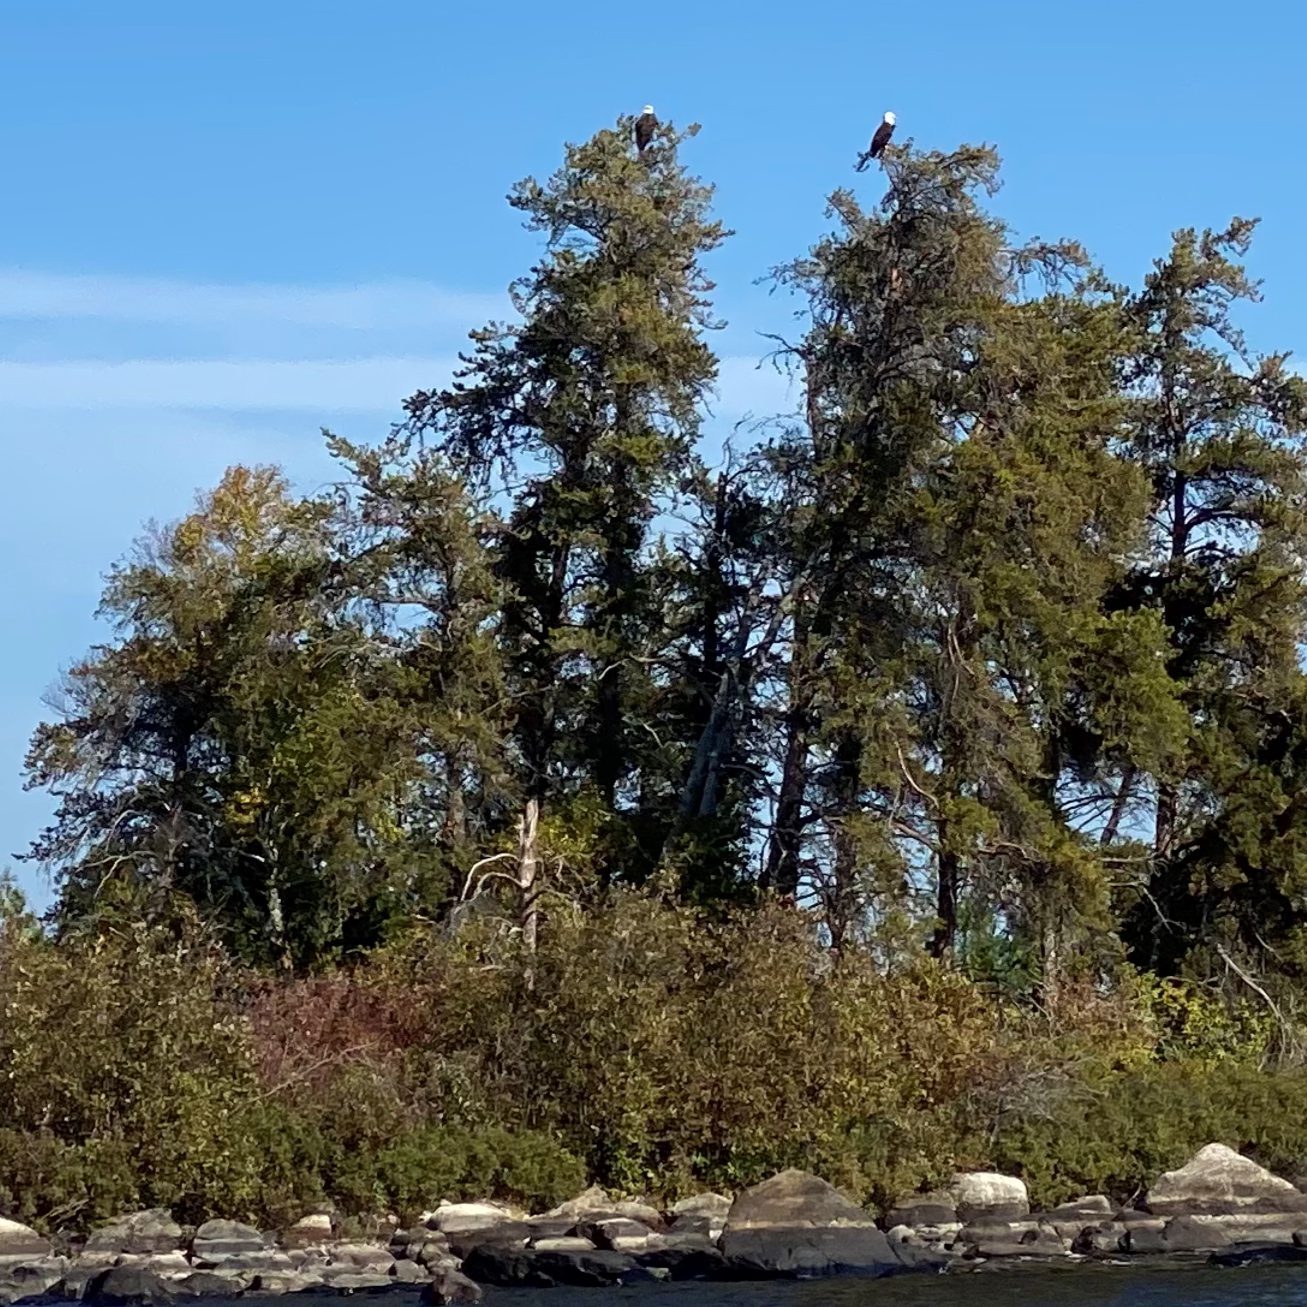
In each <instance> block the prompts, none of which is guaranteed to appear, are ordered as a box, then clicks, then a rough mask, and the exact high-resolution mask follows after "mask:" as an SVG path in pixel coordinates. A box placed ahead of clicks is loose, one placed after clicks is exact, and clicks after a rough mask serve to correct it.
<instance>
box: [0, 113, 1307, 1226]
mask: <svg viewBox="0 0 1307 1307" xmlns="http://www.w3.org/2000/svg"><path fill="white" fill-rule="evenodd" d="M630 126H631V123H630V120H629V119H622V120H620V121H619V122H618V124H617V125H616V127H615V128H613V129H607V128H606V129H604V130H601V131H600V132H598V133H596V134H595V135H594V136H593V137H592V138H591V139H590V140H588V141H585V142H583V143H581V144H576V145H569V146H568V147H567V148H566V150H565V153H564V158H563V161H562V164H561V166H560V167H559V168H558V170H557V171H556V172H554V173H553V174H552V175H550V176H549V177H547V178H546V179H545V180H543V181H537V180H534V179H528V180H526V181H523V182H521V183H519V184H518V185H517V186H516V187H515V188H514V189H513V191H512V194H511V195H510V197H509V203H510V204H511V205H512V206H513V208H514V209H515V210H517V211H518V212H519V213H521V214H522V215H523V217H524V219H525V222H526V225H527V227H528V229H529V230H531V231H533V232H535V233H537V234H538V235H539V236H540V237H541V242H542V248H541V249H540V252H539V255H538V258H537V260H536V262H535V264H534V266H533V267H532V268H531V269H530V270H529V272H528V273H527V274H526V275H525V276H523V277H522V278H520V279H519V280H518V281H517V282H515V283H514V286H513V288H512V296H513V306H514V317H513V318H512V320H510V321H509V322H506V323H491V324H489V325H487V326H486V327H484V328H483V329H481V330H478V331H475V332H473V333H472V336H471V345H470V348H469V351H468V354H467V355H466V356H465V357H464V358H463V359H462V364H461V366H460V368H459V369H458V371H457V373H456V375H455V377H454V378H453V380H452V381H451V382H450V383H449V384H447V385H445V386H443V387H442V388H440V389H438V390H435V391H419V392H418V393H416V394H415V395H414V396H413V397H412V398H411V399H410V400H409V401H408V402H407V404H406V406H405V407H406V419H405V421H404V422H403V423H402V424H400V425H398V426H397V427H395V428H394V429H393V430H392V432H391V434H390V436H389V437H388V438H387V439H385V440H383V441H382V442H381V443H380V444H378V445H376V446H365V445H360V444H355V443H352V442H349V441H345V440H342V439H339V438H335V437H330V438H329V443H330V448H331V451H332V453H333V454H334V455H335V456H336V457H337V459H338V460H339V461H340V463H341V466H342V469H343V473H344V480H343V483H342V484H341V485H340V486H338V487H336V488H335V489H334V490H333V491H332V492H331V493H330V494H323V495H318V496H312V497H308V498H304V497H300V496H297V495H295V494H293V493H292V492H291V490H290V488H289V485H288V483H287V482H286V480H285V478H284V477H283V476H281V474H280V473H278V472H276V471H275V470H272V469H254V470H251V469H246V468H239V467H238V468H233V469H231V470H230V471H229V472H228V473H227V475H226V476H225V477H224V478H223V479H222V481H221V483H220V484H219V485H218V486H217V487H216V488H215V489H214V490H213V491H212V492H210V493H209V494H207V495H205V496H203V497H202V498H201V500H200V502H199V503H198V505H197V506H196V509H195V511H194V512H192V513H191V514H190V515H189V516H187V517H185V518H184V519H183V520H182V521H181V522H179V523H177V524H176V525H174V526H173V527H171V528H168V529H166V530H161V531H156V532H155V533H154V534H153V535H152V537H151V538H150V539H148V540H147V541H146V542H145V543H144V544H143V545H142V546H141V547H140V549H138V550H137V552H136V553H135V554H134V555H133V556H132V557H130V558H129V559H127V560H125V561H124V562H122V563H121V564H119V565H118V566H117V567H115V568H114V569H113V570H112V572H111V573H110V576H109V580H108V584H107V587H106V590H105V593H104V601H103V606H102V612H101V615H102V616H103V617H104V618H105V619H107V621H108V622H109V623H110V625H111V627H112V635H111V638H110V639H109V640H108V641H107V642H106V643H105V644H103V645H101V646H98V647H96V648H94V649H93V650H91V651H90V652H89V653H88V654H87V655H86V656H85V657H84V658H83V659H82V660H81V661H79V662H78V663H76V664H75V665H74V666H73V668H72V670H71V671H70V673H69V674H68V676H67V677H66V678H65V681H64V684H63V687H62V696H61V698H60V699H59V700H58V702H57V708H56V713H55V717H54V718H53V719H52V720H51V721H49V722H46V723H44V724H42V725H41V726H40V727H39V728H38V730H37V731H36V733H35V736H34V738H33V741H32V745H31V749H30V753H29V757H28V779H29V784H30V785H33V786H39V787H44V788H46V789H48V790H50V791H51V792H52V793H53V794H54V795H55V796H56V798H57V801H58V808H57V812H56V814H55V817H54V820H53V822H52V823H51V825H50V827H49V829H48V830H47V831H46V832H44V834H43V835H42V837H41V838H40V839H39V840H38V841H37V842H36V845H35V846H34V848H33V850H32V852H31V856H32V857H33V858H34V859H36V860H37V861H39V862H41V863H42V864H44V865H45V866H46V867H48V868H49V869H50V870H51V871H52V872H53V874H54V876H55V879H56V883H57V885H58V888H59V900H58V904H57V907H56V909H55V911H54V912H53V913H52V914H51V917H50V919H49V921H47V922H45V923H44V928H43V924H42V923H39V922H37V921H36V920H35V919H34V918H33V916H32V915H31V913H30V912H29V911H28V910H27V907H26V905H25V903H24V902H23V900H22V898H21V895H19V894H17V892H16V890H15V888H14V886H13V883H12V880H11V878H9V877H8V876H7V875H3V876H0V1068H3V1070H2V1071H0V1122H3V1128H2V1129H0V1207H3V1208H4V1209H6V1210H8V1211H11V1212H13V1213H15V1214H18V1215H20V1216H24V1217H27V1218H30V1219H33V1220H37V1221H40V1222H42V1223H44V1224H58V1223H60V1222H64V1221H68V1222H72V1223H85V1222H87V1221H90V1220H94V1219H98V1218H101V1217H103V1216H107V1215H109V1214H111V1213H112V1212H114V1211H116V1210H119V1209H122V1208H124V1207H129V1206H133V1205H153V1204H162V1205H167V1206H170V1207H172V1208H173V1209H174V1210H175V1211H176V1212H177V1213H178V1214H179V1215H181V1216H183V1217H185V1218H186V1219H194V1220H198V1219H201V1218H202V1217H203V1216H205V1215H208V1214H213V1213H219V1212H220V1213H221V1214H223V1215H228V1216H238V1217H247V1218H249V1219H255V1220H260V1221H275V1220H280V1219H283V1218H284V1217H287V1216H290V1215H293V1214H294V1213H296V1212H297V1211H299V1210H301V1209H302V1207H303V1205H304V1204H306V1203H309V1202H317V1201H321V1200H327V1199H330V1200H333V1201H336V1202H338V1203H340V1204H342V1205H344V1206H345V1207H346V1208H348V1209H350V1211H351V1212H352V1213H354V1214H355V1215H358V1216H359V1217H360V1218H364V1217H365V1216H366V1214H367V1213H369V1212H375V1210H376V1209H379V1208H386V1207H392V1206H393V1207H399V1208H403V1209H414V1208H418V1207H422V1206H427V1205H430V1204H431V1203H434V1202H435V1201H437V1200H438V1199H439V1198H441V1197H472V1196H484V1195H498V1196H502V1197H509V1198H513V1199H515V1200H516V1201H520V1202H522V1203H525V1204H527V1205H541V1204H548V1203H550V1202H552V1201H554V1200H555V1199H557V1198H560V1197H563V1196H565V1195H567V1194H568V1192H569V1191H571V1190H572V1189H574V1188H577V1187H579V1186H580V1185H581V1183H582V1182H583V1180H586V1179H597V1180H600V1181H603V1182H604V1183H606V1184H609V1185H611V1186H614V1187H616V1188H618V1189H622V1190H628V1191H631V1192H649V1191H662V1192H665V1193H669V1194H670V1193H674V1192H677V1191H680V1190H682V1189H688V1188H691V1187H695V1186H699V1185H705V1184H707V1185H712V1186H715V1187H722V1188H735V1187H739V1186H741V1185H746V1184H749V1183H752V1182H753V1181H755V1180H758V1179H761V1178H762V1177H763V1176H764V1175H765V1174H767V1173H768V1172H769V1171H771V1170H774V1169H776V1168H779V1167H783V1166H788V1165H801V1166H807V1167H815V1168H816V1169H818V1170H821V1171H823V1172H824V1173H825V1174H826V1175H827V1176H828V1177H829V1178H830V1179H832V1180H835V1181H837V1182H838V1183H840V1184H843V1185H845V1186H847V1187H848V1188H849V1189H851V1190H852V1191H854V1192H856V1193H858V1194H859V1195H860V1196H862V1197H863V1198H866V1199H870V1200H872V1201H875V1202H879V1203H888V1202H890V1201H892V1200H893V1199H894V1198H895V1197H896V1196H897V1195H898V1194H899V1193H901V1192H902V1191H904V1190H907V1189H912V1188H915V1187H918V1186H923V1185H929V1184H931V1183H933V1182H936V1181H937V1180H938V1179H939V1178H940V1177H941V1175H943V1174H945V1173H946V1172H947V1171H949V1170H950V1169H952V1168H953V1167H955V1166H985V1165H988V1166H992V1165H1000V1166H1006V1167H1012V1168H1014V1169H1017V1170H1019V1171H1021V1172H1022V1173H1023V1174H1025V1175H1026V1176H1027V1177H1028V1178H1029V1180H1030V1182H1031V1184H1032V1186H1033V1190H1034V1193H1035V1195H1036V1197H1037V1198H1038V1199H1040V1200H1045V1201H1053V1200H1055V1199H1057V1198H1061V1197H1066V1196H1069V1195H1070V1194H1072V1193H1074V1192H1077V1191H1080V1190H1084V1189H1107V1190H1109V1191H1111V1192H1112V1193H1114V1194H1116V1195H1118V1196H1128V1195H1129V1194H1130V1193H1132V1192H1134V1191H1135V1190H1137V1189H1138V1188H1139V1187H1140V1186H1142V1185H1144V1184H1146V1182H1147V1180H1148V1179H1149V1178H1150V1177H1151V1176H1152V1175H1154V1174H1156V1172H1157V1171H1158V1170H1160V1169H1162V1168H1163V1167H1166V1166H1171V1165H1174V1164H1175V1163H1177V1162H1179V1161H1182V1160H1183V1158H1184V1157H1185V1156H1186V1155H1187V1153H1188V1152H1190V1151H1192V1149H1193V1148H1194V1147H1197V1146H1198V1145H1200V1144H1202V1143H1205V1142H1208V1140H1209V1139H1211V1138H1225V1139H1228V1140H1230V1141H1231V1142H1237V1143H1239V1144H1240V1145H1241V1146H1244V1147H1247V1148H1249V1149H1252V1150H1254V1151H1257V1152H1259V1154H1260V1155H1262V1156H1263V1158H1264V1159H1265V1160H1268V1161H1270V1162H1272V1163H1273V1164H1275V1165H1289V1163H1290V1162H1291V1161H1293V1160H1300V1159H1301V1157H1302V1156H1303V1149H1304V1142H1305V1141H1304V1140H1303V1139H1302V1138H1301V1137H1300V1132H1299V1127H1298V1126H1297V1125H1296V1124H1295V1121H1296V1111H1295V1106H1294V1095H1295V1094H1300V1092H1301V1089H1302V1088H1303V1085H1302V1080H1301V1072H1297V1071H1293V1070H1292V1067H1293V1066H1295V1065H1300V1064H1301V1062H1302V1060H1303V1051H1304V1048H1305V1047H1307V1044H1305V1042H1304V1033H1303V1030H1302V1024H1301V1015H1300V1014H1301V1011H1302V1002H1303V993H1302V987H1303V984H1304V982H1305V981H1307V853H1305V852H1304V851H1305V850H1307V825H1305V824H1304V823H1305V822H1307V797H1305V796H1307V675H1305V674H1304V671H1303V668H1302V665H1301V650H1302V649H1303V648H1304V646H1305V645H1307V638H1305V637H1307V587H1305V585H1304V575H1303V559H1304V558H1307V515H1305V514H1304V509H1303V505H1304V502H1305V499H1304V490H1305V489H1307V455H1305V454H1304V451H1303V447H1302V436H1303V433H1304V431H1305V430H1307V385H1304V383H1303V381H1302V379H1301V378H1299V377H1297V376H1296V375H1295V374H1294V373H1292V372H1291V371H1290V370H1289V368H1288V365H1287V361H1286V357H1285V356H1281V355H1271V356H1268V357H1254V356H1252V355H1250V354H1249V353H1248V351H1247V349H1246V347H1245V345H1244V342H1243V339H1242V337H1241V335H1240V333H1239V331H1238V329H1237V327H1236V325H1235V316H1236V314H1237V313H1238V312H1239V311H1240V310H1241V306H1242V305H1243V304H1244V303H1246V302H1250V301H1252V300H1255V299H1256V297H1257V293H1256V287H1255V286H1254V285H1253V284H1252V283H1251V282H1250V281H1249V280H1248V278H1247V275H1246V273H1245V271H1244V269H1243V267H1242V264H1241V260H1242V259H1243V257H1244V256H1245V254H1246V252H1247V250H1248V248H1249V242H1250V240H1251V234H1252V230H1253V224H1251V223H1249V222H1246V221H1243V220H1236V221H1234V222H1233V223H1232V224H1231V225H1230V226H1229V227H1228V228H1227V229H1225V230H1223V231H1217V232H1210V231H1209V232H1203V233H1201V234H1200V233H1198V232H1196V231H1193V230H1185V231H1181V232H1179V233H1177V234H1176V236H1175V238H1174V240H1173V242H1172V246H1171V249H1170V251H1169V253H1168V254H1167V255H1166V257H1164V258H1163V259H1160V260H1159V261H1158V262H1157V264H1156V265H1155V267H1154V269H1153V271H1152V273H1151V274H1149V275H1148V276H1147V277H1146V278H1145V279H1144V281H1143V283H1142V285H1140V286H1138V287H1136V288H1128V287H1115V286H1112V285H1111V284H1109V283H1108V281H1107V279H1106V278H1105V277H1104V276H1103V275H1102V274H1101V273H1100V272H1099V271H1097V270H1096V269H1095V268H1094V266H1093V264H1092V262H1091V260H1090V259H1089V257H1088V256H1087V255H1086V254H1085V252H1084V251H1083V250H1082V249H1081V248H1080V247H1079V246H1078V245H1076V244H1075V243H1074V242H1073V241H1057V242H1045V241H1026V240H1023V239H1022V238H1021V237H1020V236H1019V235H1018V234H1017V233H1015V232H1013V231H1012V230H1010V228H1009V227H1008V225H1007V224H1006V222H1005V221H1004V220H1003V218H1002V217H1001V216H1000V215H999V214H997V213H995V212H994V211H993V210H992V201H993V196H994V194H995V193H996V191H997V185H998V159H997V156H996V155H995V153H994V152H993V151H992V150H990V149H988V148H979V147H973V146H963V147H961V148H959V149H957V150H954V151H952V152H935V151H929V152H925V151H918V150H916V149H914V148H913V147H912V146H911V143H905V144H900V145H896V146H893V147H891V149H890V151H889V152H888V154H887V156H886V164H885V170H884V176H885V179H886V181H887V182H888V186H887V189H886V192H885V194H884V195H883V197H882V198H880V200H879V201H878V202H877V203H875V204H869V203H866V202H864V201H862V200H860V199H858V198H857V197H855V196H854V195H853V194H851V193H850V192H847V191H838V192H836V193H835V194H834V195H833V196H832V197H831V200H830V210H829V212H830V216H831V218H832V220H833V229H832V230H831V231H830V232H829V233H828V234H827V235H825V236H824V237H822V238H821V239H820V240H818V241H817V242H816V244H815V245H814V246H813V248H812V249H811V250H810V251H809V253H808V254H807V255H805V256H804V257H802V258H799V259H797V260H795V261H793V262H791V263H790V264H788V265H786V266H785V267H784V268H783V269H781V271H780V272H779V273H778V274H777V280H778V282H779V284H780V285H781V286H783V287H784V288H786V289H788V290H790V291H792V292H794V293H795V294H796V296H797V298H798V303H799V305H800V312H799V326H798V328H797V329H796V333H795V335H796V338H795V340H794V341H792V342H780V344H779V351H778V358H779V359H780V361H781V362H782V363H783V364H787V365H789V366H790V367H791V368H792V370H793V373H794V375H795V376H796V377H797V379H798V380H799V382H800V396H801V402H800V404H799V411H798V412H796V413H794V414H791V415H787V416H783V417H781V418H778V419H776V420H774V421H770V422H764V423H762V424H761V425H760V426H759V428H758V429H757V430H758V432H759V435H758V440H757V443H756V444H755V445H754V447H752V448H746V449H742V450H738V451H737V450H735V449H731V448H728V450H727V454H726V457H725V458H724V459H723V460H722V465H721V466H720V467H716V468H710V467H708V466H707V465H706V463H705V460H704V456H703V453H702V450H701V427H702V426H703V424H704V421H705V418H706V416H707V415H708V411H709V410H708V402H709V400H710V398H711V391H712V387H713V385H714V383H715V381H716V379H717V360H716V358H715V356H714V354H713V352H712V350H711V348H710V346H709V344H708V339H709V336H708V333H709V332H710V330H712V329H713V328H715V327H716V326H717V325H718V324H717V322H716V321H715V317H714V313H713V309H712V304H711V299H710V295H711V291H712V289H713V287H712V284H711V282H710V281H709V279H708V277H707V275H706V273H705V270H704V265H705V261H706V260H707V259H708V258H709V257H710V256H711V254H712V253H713V251H714V250H716V249H717V247H718V246H719V245H720V244H721V242H722V241H723V240H724V239H725V237H726V235H727V233H726V232H725V231H724V229H723V228H722V226H721V224H720V223H719V222H717V221H716V220H715V219H714V218H713V217H712V214H711V201H712V189H711V187H710V186H708V185H706V184H705V183H703V182H702V181H700V180H699V179H698V178H695V177H693V176H692V175H690V174H689V173H688V172H687V171H686V169H685V167H684V166H683V164H682V162H681V152H682V149H683V147H684V146H685V145H686V144H687V143H688V141H689V140H690V139H691V138H692V137H693V136H694V134H695V131H696V129H694V128H691V129H689V130H687V131H685V132H678V131H677V130H676V129H675V128H673V127H672V126H671V125H669V124H664V125H663V126H662V127H661V128H660V130H659V133H658V136H657V140H656V142H655V143H654V145H653V146H652V147H651V148H650V149H649V150H647V151H645V152H643V153H640V154H637V153H636V152H635V151H634V150H633V149H632V147H631V142H630ZM47 932H48V933H47ZM1263 1069H1266V1074H1262V1070H1263Z"/></svg>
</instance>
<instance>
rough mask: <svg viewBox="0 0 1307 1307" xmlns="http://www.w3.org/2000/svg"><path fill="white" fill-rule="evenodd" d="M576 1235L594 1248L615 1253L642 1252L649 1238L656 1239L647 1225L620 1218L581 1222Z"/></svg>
mask: <svg viewBox="0 0 1307 1307" xmlns="http://www.w3.org/2000/svg"><path fill="white" fill-rule="evenodd" d="M576 1233H577V1234H578V1235H579V1236H580V1237H581V1238H582V1239H588V1240H589V1241H590V1242H591V1243H592V1244H594V1246H595V1247H596V1248H603V1249H606V1250H607V1251H608V1252H617V1253H625V1252H643V1251H644V1250H645V1249H646V1248H647V1247H648V1246H649V1240H650V1239H651V1238H653V1239H656V1238H658V1236H657V1235H655V1234H654V1232H653V1231H652V1230H650V1228H649V1227H648V1226H647V1225H643V1224H642V1223H641V1222H639V1221H631V1220H628V1219H627V1218H625V1217H621V1216H618V1217H614V1218H612V1219H611V1220H607V1221H581V1222H579V1223H578V1224H577V1227H576Z"/></svg>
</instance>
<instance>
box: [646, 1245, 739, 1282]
mask: <svg viewBox="0 0 1307 1307" xmlns="http://www.w3.org/2000/svg"><path fill="white" fill-rule="evenodd" d="M636 1260H637V1261H638V1262H639V1264H640V1266H642V1267H643V1268H644V1269H645V1270H658V1271H664V1272H666V1274H667V1277H668V1278H669V1279H672V1280H719V1279H722V1278H723V1276H724V1275H725V1273H726V1258H725V1256H724V1255H723V1253H722V1251H721V1249H720V1248H718V1247H717V1245H716V1244H715V1243H713V1242H712V1241H711V1240H708V1239H700V1240H698V1241H697V1242H691V1241H690V1240H688V1239H685V1240H674V1239H671V1238H669V1239H666V1240H664V1241H663V1244H662V1246H660V1247H658V1248H654V1249H647V1250H646V1251H645V1252H643V1253H640V1254H638V1255H637V1258H636Z"/></svg>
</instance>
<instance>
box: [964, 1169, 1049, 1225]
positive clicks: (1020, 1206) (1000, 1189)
mask: <svg viewBox="0 0 1307 1307" xmlns="http://www.w3.org/2000/svg"><path fill="white" fill-rule="evenodd" d="M947 1192H948V1197H949V1198H950V1200H951V1201H952V1203H953V1206H954V1207H955V1208H956V1209H957V1214H958V1220H960V1221H961V1222H962V1223H963V1224H964V1225H965V1224H967V1223H969V1222H971V1221H978V1220H994V1221H1019V1220H1021V1219H1022V1218H1023V1217H1026V1216H1029V1215H1030V1195H1029V1194H1028V1193H1027V1192H1026V1184H1025V1181H1024V1180H1019V1179H1017V1177H1016V1176H1014V1175H999V1174H998V1173H997V1172H996V1171H969V1172H964V1173H961V1174H958V1175H955V1176H954V1177H953V1179H952V1181H951V1182H950V1184H949V1186H948V1191H947Z"/></svg>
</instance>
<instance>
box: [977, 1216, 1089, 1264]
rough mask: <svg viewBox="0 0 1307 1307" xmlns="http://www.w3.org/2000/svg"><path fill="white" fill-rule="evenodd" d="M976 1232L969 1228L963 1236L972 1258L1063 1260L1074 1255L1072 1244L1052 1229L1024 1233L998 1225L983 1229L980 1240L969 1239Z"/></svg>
mask: <svg viewBox="0 0 1307 1307" xmlns="http://www.w3.org/2000/svg"><path fill="white" fill-rule="evenodd" d="M973 1228H974V1227H968V1230H964V1231H963V1233H962V1236H961V1238H962V1240H963V1241H965V1242H966V1244H967V1255H968V1256H971V1257H984V1258H991V1257H1061V1256H1062V1255H1063V1254H1065V1253H1067V1252H1069V1251H1070V1247H1069V1244H1068V1241H1067V1240H1065V1239H1063V1238H1062V1237H1061V1236H1060V1235H1059V1234H1058V1233H1057V1231H1056V1230H1054V1229H1053V1228H1052V1227H1051V1226H1046V1225H1036V1226H1033V1227H1027V1228H1025V1229H1022V1228H1020V1226H1017V1227H1015V1228H1014V1227H1010V1226H1009V1227H1004V1226H1003V1225H1002V1224H1001V1223H994V1224H992V1225H990V1226H989V1227H980V1230H981V1233H979V1235H978V1236H975V1237H969V1231H970V1230H972V1229H973Z"/></svg>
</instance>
